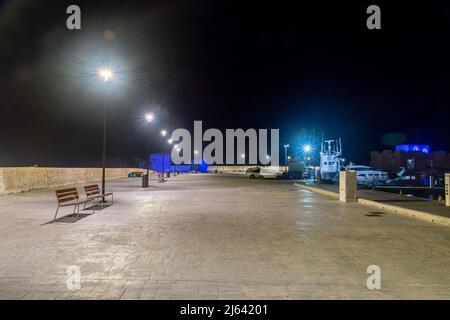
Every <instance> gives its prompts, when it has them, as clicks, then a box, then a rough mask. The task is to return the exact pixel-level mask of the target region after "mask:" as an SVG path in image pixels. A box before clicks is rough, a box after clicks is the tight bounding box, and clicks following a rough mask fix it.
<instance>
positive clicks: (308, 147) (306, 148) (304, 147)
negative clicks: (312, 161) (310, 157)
mask: <svg viewBox="0 0 450 320" xmlns="http://www.w3.org/2000/svg"><path fill="white" fill-rule="evenodd" d="M303 151H305V152H310V151H311V146H310V145H309V144H307V145H305V146H303Z"/></svg>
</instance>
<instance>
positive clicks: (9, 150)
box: [0, 0, 450, 166]
mask: <svg viewBox="0 0 450 320" xmlns="http://www.w3.org/2000/svg"><path fill="white" fill-rule="evenodd" d="M309 2H312V1H308V2H305V3H309ZM315 2H316V3H317V4H316V5H312V4H302V2H300V1H291V2H283V1H270V2H264V1H245V5H244V4H243V3H244V1H230V0H228V1H212V0H209V1H188V0H186V1H168V0H165V1H111V0H110V1H72V0H71V1H61V0H54V1H38V0H26V1H21V0H18V1H4V0H3V1H0V10H1V11H0V68H1V73H0V88H1V95H0V106H1V109H0V115H1V118H0V119H1V122H0V166H29V165H35V164H37V165H39V166H92V165H99V164H100V161H101V143H102V108H103V103H104V94H103V92H102V90H101V88H100V87H99V81H98V79H96V77H95V70H96V66H98V65H100V64H102V63H104V62H105V61H108V62H109V63H112V64H113V65H114V66H115V67H116V68H117V70H118V78H119V80H118V81H117V83H115V84H114V87H113V88H112V89H111V90H110V93H109V95H108V99H107V101H106V103H107V109H108V136H107V139H108V147H107V148H108V157H109V159H110V162H109V165H111V166H116V165H117V163H119V162H118V160H117V159H123V160H124V161H126V162H127V163H128V164H129V165H130V166H133V165H134V163H133V161H134V159H135V158H142V157H144V156H145V153H146V147H147V142H146V137H147V133H148V127H147V125H146V124H145V123H144V122H143V121H142V118H143V115H144V113H145V112H147V111H154V112H155V113H156V114H157V117H158V119H157V121H156V122H155V123H153V124H152V129H151V130H152V132H151V135H152V139H151V149H152V151H154V152H160V151H162V150H163V149H164V148H166V149H167V144H166V143H163V140H162V139H161V137H160V136H159V130H160V129H161V128H163V127H165V128H168V129H175V128H179V127H186V128H191V127H192V125H193V121H194V120H203V126H204V129H207V128H218V129H222V130H224V129H226V128H243V129H247V128H256V129H258V128H268V129H270V128H279V129H280V135H281V140H280V144H281V145H282V144H284V143H289V144H291V145H292V146H293V148H292V150H291V152H292V153H295V152H296V151H298V150H299V149H300V146H301V145H302V144H303V143H306V142H309V141H312V140H313V139H320V138H321V136H322V133H323V134H324V137H325V138H326V139H332V138H337V137H342V139H343V149H344V155H345V157H346V158H347V159H350V160H354V161H357V162H361V163H368V161H369V160H370V151H371V150H383V149H389V148H391V149H392V146H390V145H393V144H395V143H423V144H430V145H431V149H432V150H447V151H450V111H449V110H450V107H449V106H450V95H449V91H450V58H449V57H450V49H449V48H450V47H449V45H448V43H449V41H450V37H449V34H450V33H449V31H450V5H449V4H447V5H444V4H443V2H433V1H427V2H422V4H421V5H420V6H419V5H414V4H413V3H411V2H409V1H395V4H393V3H390V4H389V3H385V2H381V1H370V2H369V1H355V2H353V3H352V2H351V1H328V3H327V2H326V1H320V2H319V1H315ZM390 2H394V1H390ZM433 3H434V4H433ZM70 4H77V5H79V6H80V7H81V10H82V30H77V31H71V30H68V29H67V28H66V19H67V17H68V15H67V14H66V8H67V6H68V5H70ZM370 4H377V5H379V6H380V7H381V20H382V21H381V23H382V29H381V30H368V29H367V28H366V19H367V17H368V14H366V8H367V6H368V5H370ZM166 151H167V150H166ZM281 160H283V159H281Z"/></svg>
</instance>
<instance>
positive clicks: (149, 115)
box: [145, 113, 155, 122]
mask: <svg viewBox="0 0 450 320" xmlns="http://www.w3.org/2000/svg"><path fill="white" fill-rule="evenodd" d="M153 119H155V115H154V114H153V113H147V114H146V115H145V120H147V122H152V121H153Z"/></svg>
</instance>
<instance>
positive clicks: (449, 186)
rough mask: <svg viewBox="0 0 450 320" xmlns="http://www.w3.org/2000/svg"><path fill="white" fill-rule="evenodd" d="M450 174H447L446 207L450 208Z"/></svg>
mask: <svg viewBox="0 0 450 320" xmlns="http://www.w3.org/2000/svg"><path fill="white" fill-rule="evenodd" d="M449 194H450V173H446V174H445V206H446V207H450V196H449Z"/></svg>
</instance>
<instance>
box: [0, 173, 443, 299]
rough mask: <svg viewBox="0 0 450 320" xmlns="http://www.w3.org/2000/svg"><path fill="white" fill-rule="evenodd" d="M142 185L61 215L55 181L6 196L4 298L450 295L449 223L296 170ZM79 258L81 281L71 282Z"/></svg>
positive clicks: (0, 245)
mask: <svg viewBox="0 0 450 320" xmlns="http://www.w3.org/2000/svg"><path fill="white" fill-rule="evenodd" d="M139 186H140V180H139V179H127V180H121V181H117V182H114V183H110V184H109V185H108V188H110V189H111V190H112V191H114V195H115V204H114V205H113V206H112V207H108V208H105V209H104V210H102V211H98V212H96V213H95V214H94V215H88V214H86V215H83V216H82V218H81V219H79V220H77V219H73V218H67V217H66V218H63V219H62V220H60V222H57V223H48V222H49V220H51V218H52V217H53V214H54V209H55V197H54V192H52V191H39V192H29V193H23V194H17V195H8V196H3V197H0V218H1V221H2V223H1V224H0V299H330V298H331V299H403V298H406V299H418V298H425V299H435V298H436V299H449V298H450V272H449V266H450V228H449V227H447V226H441V225H439V224H433V223H429V222H424V221H420V220H416V219H412V218H409V217H403V216H399V215H395V214H389V213H383V212H377V211H375V210H373V209H370V208H367V207H365V206H362V205H360V204H357V203H352V204H343V203H339V202H337V201H336V200H333V199H330V198H328V197H326V196H321V195H318V194H315V193H312V192H309V191H306V190H301V189H299V188H296V187H294V186H293V184H292V182H290V181H270V180H251V179H246V178H244V177H227V176H221V175H183V176H179V177H175V178H171V179H170V181H169V182H167V183H164V184H155V183H153V186H154V187H153V188H151V189H142V188H140V187H139ZM64 210H65V211H62V215H63V216H64V215H68V214H70V211H71V210H70V208H66V209H64ZM86 213H89V211H86ZM369 265H378V266H379V267H380V268H381V290H368V289H367V287H366V280H367V277H368V276H369V275H368V274H366V269H367V267H368V266H369ZM69 266H78V267H79V268H80V271H81V288H80V289H79V290H71V289H69V288H68V287H67V285H66V283H67V280H68V275H67V273H66V271H67V267H69Z"/></svg>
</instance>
